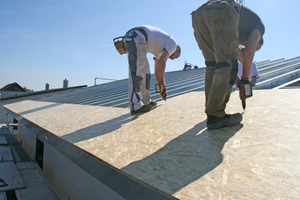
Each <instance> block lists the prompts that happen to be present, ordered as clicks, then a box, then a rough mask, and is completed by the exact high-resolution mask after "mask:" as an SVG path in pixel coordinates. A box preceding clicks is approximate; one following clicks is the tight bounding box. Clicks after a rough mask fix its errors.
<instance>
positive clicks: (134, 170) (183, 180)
mask: <svg viewBox="0 0 300 200" xmlns="http://www.w3.org/2000/svg"><path fill="white" fill-rule="evenodd" d="M242 127H243V125H242V124H239V125H236V126H232V127H227V128H222V129H218V130H207V129H206V120H205V121H203V122H201V123H199V124H197V125H195V126H194V127H193V128H192V129H190V130H188V131H187V132H185V133H184V134H182V135H181V136H179V137H177V138H175V139H174V140H172V141H170V142H169V143H167V144H166V145H165V146H164V147H163V148H161V149H159V150H158V151H156V152H155V153H154V154H152V155H150V156H148V157H146V158H144V159H142V160H139V161H136V162H133V163H131V164H129V165H127V166H125V167H124V168H122V170H123V171H125V172H127V173H129V174H131V175H133V176H135V177H136V178H139V179H141V180H143V181H144V182H146V183H148V184H150V185H152V186H154V187H156V188H158V189H160V190H162V191H164V192H166V193H168V194H174V193H176V192H177V191H179V190H180V189H182V188H184V187H185V186H187V185H188V184H190V183H192V182H194V181H195V180H197V179H199V178H201V177H202V176H204V175H205V174H207V173H208V172H210V171H211V170H213V169H214V168H216V167H217V166H218V165H219V164H220V163H222V161H223V155H222V153H221V151H222V149H223V147H224V144H225V143H226V142H227V141H228V140H229V139H230V138H231V137H232V136H234V135H235V134H236V133H237V132H238V131H239V130H240V129H241V128H242Z"/></svg>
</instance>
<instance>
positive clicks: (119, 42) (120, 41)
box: [113, 27, 148, 55]
mask: <svg viewBox="0 0 300 200" xmlns="http://www.w3.org/2000/svg"><path fill="white" fill-rule="evenodd" d="M132 30H138V31H140V32H141V33H142V34H143V35H144V36H145V38H146V41H148V36H147V33H146V31H145V30H144V29H142V28H140V27H135V28H133V29H130V30H129V31H127V33H128V32H130V31H132ZM127 33H126V34H125V36H120V37H116V38H114V39H113V41H114V45H115V47H116V49H117V51H118V52H119V53H120V55H123V54H125V53H126V47H125V43H124V38H125V37H126V35H127Z"/></svg>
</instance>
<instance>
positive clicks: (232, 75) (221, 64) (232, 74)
mask: <svg viewBox="0 0 300 200" xmlns="http://www.w3.org/2000/svg"><path fill="white" fill-rule="evenodd" d="M229 66H230V64H229V63H227V62H219V63H217V64H216V69H220V68H224V67H229ZM237 73H238V61H237V60H232V63H231V71H230V79H229V84H230V85H233V84H234V83H235V81H236V77H237Z"/></svg>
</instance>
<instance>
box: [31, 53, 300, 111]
mask: <svg viewBox="0 0 300 200" xmlns="http://www.w3.org/2000/svg"><path fill="white" fill-rule="evenodd" d="M256 64H257V67H258V71H259V73H260V78H259V79H258V82H257V84H256V85H255V86H254V87H253V89H271V88H275V87H277V86H279V85H281V84H284V83H286V82H289V81H292V80H294V79H297V78H299V77H300V56H298V57H294V58H290V59H284V58H280V59H276V60H264V61H260V62H257V63H256ZM165 80H166V84H167V88H168V98H171V97H174V96H178V95H181V94H184V93H188V92H190V91H203V90H204V81H205V68H198V69H190V70H180V71H173V72H166V73H165ZM154 83H156V79H155V76H154V75H152V76H151V88H150V95H151V97H152V100H156V101H161V100H162V99H161V97H160V95H159V94H158V93H156V92H155V89H154ZM127 88H128V79H122V80H119V81H113V82H109V83H105V84H101V85H96V86H92V87H87V88H83V89H81V90H74V91H70V92H65V93H61V94H56V95H52V96H48V97H47V96H45V97H41V98H38V99H35V100H38V101H49V102H57V103H70V104H81V105H94V106H108V107H122V108H126V107H128V89H127Z"/></svg>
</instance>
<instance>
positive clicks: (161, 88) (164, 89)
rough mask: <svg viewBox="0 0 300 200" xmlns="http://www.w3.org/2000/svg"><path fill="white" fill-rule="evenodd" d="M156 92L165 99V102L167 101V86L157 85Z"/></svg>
mask: <svg viewBox="0 0 300 200" xmlns="http://www.w3.org/2000/svg"><path fill="white" fill-rule="evenodd" d="M155 90H156V92H157V93H160V96H161V97H162V98H163V100H165V101H166V99H167V95H168V93H167V87H166V85H165V84H156V85H155Z"/></svg>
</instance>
